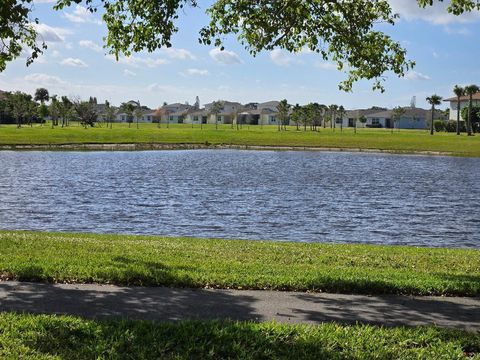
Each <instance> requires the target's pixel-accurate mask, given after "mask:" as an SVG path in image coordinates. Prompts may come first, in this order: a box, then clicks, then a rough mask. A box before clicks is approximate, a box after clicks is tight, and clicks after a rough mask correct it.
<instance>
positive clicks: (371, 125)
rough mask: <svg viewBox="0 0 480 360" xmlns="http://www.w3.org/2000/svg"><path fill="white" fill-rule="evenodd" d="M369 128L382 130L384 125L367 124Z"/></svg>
mask: <svg viewBox="0 0 480 360" xmlns="http://www.w3.org/2000/svg"><path fill="white" fill-rule="evenodd" d="M365 127H367V128H381V127H382V124H367V125H365Z"/></svg>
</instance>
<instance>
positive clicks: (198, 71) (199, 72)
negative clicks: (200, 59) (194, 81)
mask: <svg viewBox="0 0 480 360" xmlns="http://www.w3.org/2000/svg"><path fill="white" fill-rule="evenodd" d="M180 74H181V75H183V76H195V75H199V76H206V75H208V74H209V73H208V70H206V69H187V70H185V71H183V72H181V73H180Z"/></svg>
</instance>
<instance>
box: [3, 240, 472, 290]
mask: <svg viewBox="0 0 480 360" xmlns="http://www.w3.org/2000/svg"><path fill="white" fill-rule="evenodd" d="M0 244H1V249H0V278H3V279H18V280H24V281H27V280H31V281H47V282H97V283H114V284H123V285H147V286H159V285H164V286H173V287H214V288H235V289H276V290H298V291H306V290H313V291H327V292H339V293H359V294H385V293H390V294H415V295H464V296H478V295H480V251H479V250H462V249H430V248H414V247H399V246H372V245H334V244H304V243H280V242H261V241H243V240H208V239H192V238H164V237H147V236H126V235H92V234H66V233H38V232H22V231H15V232H12V231H2V232H0Z"/></svg>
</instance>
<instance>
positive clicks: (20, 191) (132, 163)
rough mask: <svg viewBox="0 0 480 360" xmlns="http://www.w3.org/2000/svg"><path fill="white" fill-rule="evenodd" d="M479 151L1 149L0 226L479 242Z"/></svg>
mask: <svg viewBox="0 0 480 360" xmlns="http://www.w3.org/2000/svg"><path fill="white" fill-rule="evenodd" d="M479 200H480V159H473V158H454V157H428V156H399V155H381V154H361V153H344V152H338V153H335V152H296V151H278V152H274V151H238V150H192V151H188V150H180V151H150V152H9V151H4V152H0V229H30V230H44V231H46V230H51V231H76V232H96V233H128V234H158V235H172V236H175V235H179V236H180V235H181V236H195V237H216V238H240V239H255V240H291V241H302V242H344V243H353V242H355V243H375V244H402V245H417V246H433V247H469V248H480V216H479V209H480V204H479Z"/></svg>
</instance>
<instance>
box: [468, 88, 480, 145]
mask: <svg viewBox="0 0 480 360" xmlns="http://www.w3.org/2000/svg"><path fill="white" fill-rule="evenodd" d="M479 90H480V88H479V87H478V86H477V85H468V86H465V94H467V95H468V118H467V132H468V136H472V135H473V134H472V96H473V95H474V94H476V93H477V92H478V91H479Z"/></svg>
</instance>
